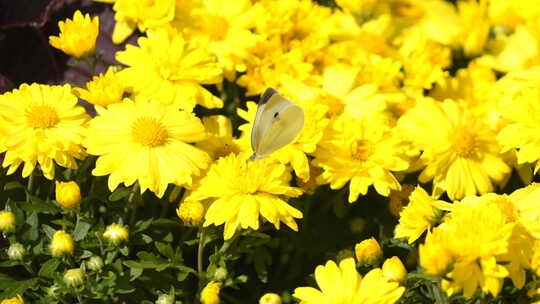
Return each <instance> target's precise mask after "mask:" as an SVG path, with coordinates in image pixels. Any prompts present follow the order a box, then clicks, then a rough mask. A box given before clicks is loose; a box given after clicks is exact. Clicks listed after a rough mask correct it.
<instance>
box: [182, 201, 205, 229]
mask: <svg viewBox="0 0 540 304" xmlns="http://www.w3.org/2000/svg"><path fill="white" fill-rule="evenodd" d="M176 214H177V215H178V217H179V218H180V219H181V220H182V222H184V224H185V225H187V226H198V225H200V224H201V223H202V220H203V218H204V205H203V204H202V203H201V202H199V201H184V202H182V203H181V204H180V206H179V207H178V209H176Z"/></svg>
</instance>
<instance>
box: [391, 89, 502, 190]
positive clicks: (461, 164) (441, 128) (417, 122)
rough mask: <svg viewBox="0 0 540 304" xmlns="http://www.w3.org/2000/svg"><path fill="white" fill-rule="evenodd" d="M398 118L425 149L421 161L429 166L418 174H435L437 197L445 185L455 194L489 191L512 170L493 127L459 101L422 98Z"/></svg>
mask: <svg viewBox="0 0 540 304" xmlns="http://www.w3.org/2000/svg"><path fill="white" fill-rule="evenodd" d="M398 124H399V128H400V130H401V131H402V133H403V134H404V136H405V137H406V138H407V139H409V140H410V141H412V142H413V143H414V144H415V145H416V147H417V148H419V149H420V150H422V155H421V157H420V162H421V163H422V164H424V165H426V167H425V168H424V169H423V171H422V173H421V174H420V176H419V178H418V180H419V181H420V182H422V183H426V182H429V181H430V180H433V186H434V187H433V188H434V190H433V191H434V194H435V197H438V196H439V195H440V194H442V193H443V192H444V191H446V192H447V194H448V196H449V197H450V198H451V199H461V198H463V197H465V196H467V195H474V194H476V193H481V194H484V193H488V192H490V191H492V190H493V183H496V184H502V183H503V182H504V181H505V179H506V177H507V176H508V174H509V173H510V170H511V168H510V167H509V166H508V165H507V164H506V163H505V161H504V159H503V158H502V156H501V154H500V153H499V151H500V147H499V145H498V143H497V142H496V141H495V133H494V132H493V131H492V130H491V129H490V128H489V126H488V125H486V124H485V123H484V122H483V121H482V120H481V118H479V117H476V116H475V115H473V113H471V112H470V111H469V110H467V109H466V108H464V106H463V105H461V104H460V103H458V102H456V101H453V100H446V101H444V102H440V103H439V102H436V101H434V100H431V99H427V98H425V99H422V100H418V101H417V105H416V106H415V107H414V108H412V109H411V110H409V111H408V112H407V113H406V114H405V115H404V116H402V117H401V118H400V120H399V122H398Z"/></svg>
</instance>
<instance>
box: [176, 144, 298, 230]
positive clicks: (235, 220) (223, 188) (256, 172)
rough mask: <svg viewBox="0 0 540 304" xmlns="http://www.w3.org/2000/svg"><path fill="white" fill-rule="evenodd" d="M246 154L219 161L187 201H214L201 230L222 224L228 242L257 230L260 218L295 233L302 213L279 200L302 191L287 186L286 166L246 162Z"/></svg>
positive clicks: (258, 161) (227, 157)
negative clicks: (238, 232) (236, 235)
mask: <svg viewBox="0 0 540 304" xmlns="http://www.w3.org/2000/svg"><path fill="white" fill-rule="evenodd" d="M246 159H247V156H246V155H245V154H240V155H236V154H229V155H228V156H225V157H222V158H220V159H218V160H217V161H216V162H215V163H214V164H213V165H212V166H211V167H210V169H209V170H208V173H207V174H206V176H205V177H203V178H202V179H201V180H200V181H199V184H198V185H197V186H195V187H194V189H193V190H192V193H191V194H190V195H188V197H186V200H203V199H207V198H211V199H213V202H212V203H211V205H210V207H209V208H208V210H207V212H206V215H205V221H204V226H209V225H211V224H214V225H222V224H225V230H224V232H223V237H224V239H225V240H227V239H230V238H231V237H232V236H233V235H234V233H235V232H236V229H237V228H238V227H239V226H240V227H242V228H243V229H246V228H252V229H254V230H257V229H259V216H262V217H263V218H264V219H265V220H267V221H268V222H270V223H272V224H273V225H274V227H275V228H276V229H279V226H280V223H281V222H283V223H284V224H285V225H287V226H289V227H290V228H291V229H293V230H295V231H297V230H298V226H297V224H296V222H295V221H294V219H295V218H302V212H300V211H299V210H297V209H296V208H294V207H292V206H291V205H289V204H287V203H286V202H285V201H283V200H282V199H281V198H279V197H278V195H279V196H286V197H298V196H300V194H302V191H301V190H300V189H298V188H294V187H290V186H289V185H288V182H289V179H290V174H289V173H288V172H287V171H286V168H285V166H283V165H281V164H279V163H276V162H272V161H271V159H261V160H257V161H253V162H246Z"/></svg>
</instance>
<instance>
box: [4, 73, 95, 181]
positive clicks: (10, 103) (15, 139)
mask: <svg viewBox="0 0 540 304" xmlns="http://www.w3.org/2000/svg"><path fill="white" fill-rule="evenodd" d="M89 118H90V117H89V116H88V115H87V114H86V112H85V110H84V108H83V107H81V106H77V97H75V95H73V94H71V88H70V86H69V85H64V86H48V85H41V84H37V83H33V84H31V85H27V84H22V85H21V86H20V87H19V89H15V90H13V91H11V92H7V93H4V94H2V95H0V153H1V152H4V151H6V150H7V153H6V155H5V158H4V163H3V166H4V167H8V166H9V170H8V172H7V174H12V173H13V172H15V171H16V170H17V168H19V166H20V165H21V164H24V166H23V170H22V176H23V177H28V176H29V175H30V174H31V173H32V171H33V170H34V168H35V167H36V164H39V166H40V168H41V171H43V175H44V176H45V177H46V178H48V179H53V178H54V163H56V164H58V165H60V166H62V167H66V168H71V169H77V162H76V161H75V159H83V158H84V157H85V156H86V153H85V151H84V149H83V148H82V147H81V141H82V138H83V135H84V133H85V124H86V122H87V121H88V120H89Z"/></svg>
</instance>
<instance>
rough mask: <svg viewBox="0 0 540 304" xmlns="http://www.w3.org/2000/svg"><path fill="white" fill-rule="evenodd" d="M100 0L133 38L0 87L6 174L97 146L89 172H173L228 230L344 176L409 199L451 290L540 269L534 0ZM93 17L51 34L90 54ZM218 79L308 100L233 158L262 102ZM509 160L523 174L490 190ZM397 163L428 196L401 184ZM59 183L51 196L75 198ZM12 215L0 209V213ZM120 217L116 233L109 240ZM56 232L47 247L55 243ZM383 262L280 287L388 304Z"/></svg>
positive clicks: (402, 232) (408, 212) (194, 203)
mask: <svg viewBox="0 0 540 304" xmlns="http://www.w3.org/2000/svg"><path fill="white" fill-rule="evenodd" d="M96 1H97V0H96ZM102 2H110V3H114V4H113V10H114V12H115V20H116V25H115V28H114V33H113V36H112V40H113V41H114V42H115V43H122V42H123V41H124V40H125V39H126V38H127V37H128V36H129V35H131V34H132V33H133V32H134V31H136V30H137V29H138V30H139V31H140V32H141V33H143V34H142V36H141V37H140V38H138V40H137V45H131V44H128V45H126V47H125V49H124V50H123V51H119V52H117V53H116V60H117V61H118V62H119V63H121V64H122V65H123V66H122V67H119V66H116V67H110V68H109V70H108V71H107V72H106V73H105V74H100V75H97V76H95V77H94V78H93V79H92V80H91V81H89V82H88V83H87V84H86V88H72V87H71V86H69V85H62V86H51V85H43V84H35V83H34V84H30V85H28V84H23V85H21V86H20V87H19V88H18V89H15V90H13V91H11V92H8V93H5V94H3V95H0V152H6V153H5V158H4V162H3V166H4V167H9V170H8V174H12V173H14V172H15V171H17V169H18V168H19V167H22V176H23V177H28V176H30V174H31V173H32V171H33V170H34V169H35V168H36V166H39V169H40V170H41V171H42V172H43V175H44V176H45V177H47V178H48V179H54V178H55V165H58V166H61V167H65V168H73V169H75V168H77V160H81V159H84V158H85V157H87V155H94V156H97V161H96V165H95V168H93V170H92V174H93V175H95V176H108V186H109V189H110V190H111V191H114V190H115V189H116V188H117V187H118V186H119V185H120V184H122V183H123V184H124V185H125V186H132V185H137V187H140V192H141V193H143V192H144V191H146V190H150V191H151V192H153V193H155V195H156V196H157V197H160V198H161V197H163V196H164V195H165V193H166V190H167V188H168V187H169V185H171V187H170V188H169V190H170V189H171V188H172V185H174V186H177V187H183V188H185V189H187V193H186V194H185V195H184V197H183V200H182V202H181V204H180V206H179V209H178V216H179V217H180V218H181V219H182V220H184V221H185V222H186V223H187V224H189V225H203V226H209V225H216V226H219V225H224V239H226V240H227V239H229V238H231V237H233V235H235V233H236V232H237V230H239V229H247V228H251V229H254V230H257V229H259V227H260V225H261V223H264V222H269V223H271V224H273V225H274V227H275V228H276V229H279V228H280V224H281V223H283V224H285V225H287V226H288V227H290V228H291V229H293V230H297V229H298V223H297V222H298V221H300V219H301V218H302V217H303V214H302V212H301V211H300V210H298V209H297V208H295V207H293V206H292V205H291V204H289V203H288V202H287V200H286V199H287V198H295V197H299V196H301V195H302V194H307V195H309V194H312V193H313V192H314V190H315V189H316V187H318V186H319V185H329V186H330V188H331V189H342V188H344V187H348V190H349V192H348V193H349V196H348V201H349V202H350V203H354V202H357V201H359V200H360V201H362V200H363V195H366V194H367V192H368V190H369V189H370V188H373V189H374V190H375V191H376V193H378V194H379V195H381V196H384V197H392V196H396V195H401V196H403V197H409V200H410V204H409V205H408V206H406V207H405V208H404V209H403V210H402V211H401V213H400V217H399V224H398V225H397V226H396V228H395V237H396V238H407V239H408V241H409V242H410V243H415V242H416V241H417V240H419V239H420V237H421V236H422V235H423V234H425V233H426V232H427V236H426V237H425V241H424V243H422V244H417V245H419V255H420V264H421V266H422V267H423V269H424V271H425V272H426V273H427V274H431V275H435V276H439V277H441V278H442V288H443V289H444V290H445V291H446V292H447V293H448V294H454V293H459V292H462V293H463V295H464V296H465V297H467V298H470V297H472V296H473V295H474V294H475V293H477V292H486V293H491V294H492V295H497V294H498V293H499V291H500V290H501V286H502V284H503V280H504V279H505V278H510V279H511V280H512V282H513V284H514V286H515V287H516V288H522V287H523V286H524V284H525V281H526V276H525V272H526V271H527V270H533V271H534V272H535V273H536V274H537V275H540V225H539V224H538V223H539V221H540V199H539V197H540V196H539V195H540V186H539V185H537V184H531V185H529V184H530V183H531V181H532V177H533V175H534V174H536V173H537V171H538V170H539V169H540V120H539V119H538V117H539V115H540V51H539V50H540V39H539V38H538V37H539V36H538V33H540V6H539V5H537V2H536V1H525V0H524V1H507V0H479V1H477V0H458V1H457V4H456V5H454V4H452V3H450V2H447V1H443V0H424V1H413V0H382V1H373V0H360V1H358V0H357V1H354V0H337V1H336V2H337V5H338V6H339V8H330V7H326V6H322V5H319V4H317V3H316V2H314V1H311V0H259V1H255V0H253V1H252V0H235V1H225V0H205V1H202V0H184V1H176V0H152V1H150V0H148V1H146V0H143V1H129V0H107V1H105V0H102ZM98 24H99V22H98V20H97V19H96V18H94V19H93V20H91V19H90V17H89V16H88V15H87V16H83V15H82V14H81V13H80V12H77V13H75V15H74V18H73V20H67V21H66V22H65V23H64V22H61V23H60V29H61V33H60V35H59V37H51V40H50V42H51V45H53V46H54V47H56V48H59V49H61V50H63V51H64V52H66V53H68V54H70V55H73V56H76V57H81V58H84V57H85V56H90V54H92V52H93V51H94V47H95V40H96V36H97V33H98V30H97V28H98ZM225 83H235V84H236V85H237V86H238V87H242V88H245V90H246V93H245V95H246V96H248V97H250V96H252V97H253V99H255V95H258V94H261V93H262V92H263V91H264V89H265V88H267V87H274V88H276V89H277V90H279V91H280V92H281V93H282V94H283V95H285V96H286V97H287V98H289V99H291V100H294V101H295V103H297V104H298V105H300V106H301V107H302V108H303V109H304V112H305V124H304V128H303V131H302V133H301V134H300V135H299V136H298V137H297V138H296V139H295V140H294V141H293V142H292V143H291V144H289V145H287V146H286V147H284V148H282V149H280V150H278V151H276V152H275V153H274V154H272V155H271V156H269V157H267V158H265V159H262V160H257V161H254V162H249V163H247V162H246V159H247V158H248V157H249V154H250V153H251V151H250V149H251V148H250V132H251V129H252V127H253V123H254V120H255V113H256V110H257V105H256V103H255V102H251V101H249V102H247V104H246V105H245V107H244V105H241V107H239V106H238V105H239V104H238V103H239V100H237V99H231V98H228V96H227V95H226V94H227V93H226V90H224V89H223V88H224V84H225ZM216 92H217V93H216ZM220 94H221V95H220ZM124 96H129V97H127V98H125V97H124ZM77 97H79V98H81V99H83V100H86V101H87V102H89V103H91V104H93V105H94V106H95V109H96V111H97V116H95V117H90V116H89V115H88V114H87V113H86V112H85V110H84V108H83V107H81V106H79V105H77ZM198 106H202V107H205V108H208V109H221V108H227V107H229V108H230V106H232V108H233V109H234V111H235V112H234V113H233V114H234V115H238V116H239V117H241V118H242V119H244V120H245V121H246V123H245V124H243V125H241V126H239V128H238V129H239V131H240V133H241V135H240V136H239V137H238V138H237V137H235V136H234V135H233V134H234V133H235V132H234V129H233V124H232V122H231V120H230V118H229V117H227V116H224V115H213V116H206V117H198V116H197V115H195V112H194V109H195V108H196V107H198ZM537 114H538V115H537ZM514 169H515V171H516V172H517V173H518V175H519V176H520V178H521V179H522V181H523V184H524V186H525V187H524V188H522V189H518V190H516V191H514V192H513V193H512V194H509V195H505V194H495V193H494V191H496V190H497V189H502V187H504V186H505V184H506V183H507V181H508V180H509V178H510V175H511V173H512V171H513V170H514ZM412 172H419V175H418V182H419V183H422V184H424V185H425V187H428V186H431V193H428V192H426V191H425V190H424V189H423V188H421V187H420V186H418V187H416V188H415V189H414V191H412V193H411V190H412V189H413V187H412V186H410V185H403V184H402V181H403V177H404V176H405V174H408V173H412ZM293 177H294V178H295V179H293ZM59 185H60V184H59ZM527 185H528V186H527ZM371 186H372V187H371ZM404 192H405V193H406V194H403V193H404ZM69 193H70V194H69V195H70V196H72V197H75V198H77V197H79V199H80V195H81V194H80V193H73V192H69ZM169 193H171V195H170V199H174V198H176V197H177V196H178V191H177V189H173V190H172V192H169ZM409 193H410V196H409ZM444 195H446V196H447V197H448V198H449V200H451V201H453V203H450V202H445V201H444V200H442V197H443V196H444ZM440 199H441V200H440ZM72 200H73V199H68V201H67V202H66V203H62V202H61V201H60V200H59V201H58V202H59V203H60V204H62V206H64V207H66V208H70V207H72V206H73V205H74V204H76V203H73V202H72ZM361 203H369V202H361ZM394 208H395V212H396V213H399V212H400V206H398V207H395V206H394ZM9 222H10V219H9V218H8V217H2V216H0V230H7V229H9V224H6V223H9ZM2 227H8V228H2ZM113 228H115V229H117V230H118V228H119V227H113ZM120 228H122V227H120ZM120 230H121V229H120ZM124 230H125V228H124ZM115 231H116V230H115ZM58 233H64V234H65V232H63V231H59V232H57V234H58ZM118 233H120V235H121V236H122V237H120V238H119V239H126V238H127V236H128V234H127V230H126V231H123V230H122V231H120V232H118V231H116V232H115V233H113V232H111V233H110V235H109V237H110V238H111V239H113V241H114V240H116V239H118V238H115V237H116V236H118ZM68 236H69V235H68ZM56 237H57V236H56V234H55V238H56ZM64 239H65V241H64V242H67V239H66V238H65V236H64ZM70 242H71V243H72V241H70ZM114 242H116V241H114ZM68 243H69V242H68ZM72 246H73V245H72V244H71V248H72ZM60 247H61V248H63V249H60V248H56V247H51V250H52V251H53V253H54V252H61V251H62V250H68V251H69V246H67V247H66V246H60ZM66 248H67V249H66ZM71 250H72V249H71ZM369 256H372V255H369ZM383 272H384V270H383V269H379V268H375V269H373V270H371V271H370V272H369V273H367V274H366V275H365V276H364V277H363V278H361V276H360V274H359V273H358V272H357V271H356V270H355V263H354V260H353V259H344V260H342V261H341V262H340V263H339V266H338V265H336V264H335V263H334V262H332V261H329V262H327V263H326V265H324V266H319V267H318V268H317V269H316V270H315V278H316V280H317V282H318V284H319V286H320V288H321V290H316V289H314V288H308V287H301V288H298V289H297V290H296V291H295V294H294V296H295V297H297V298H298V299H300V300H301V301H302V302H301V303H306V304H308V303H372V302H373V299H378V301H379V302H377V303H394V302H395V301H397V300H398V299H399V297H400V296H401V294H402V293H403V292H404V289H403V287H399V284H398V283H396V282H395V281H393V280H392V279H390V278H389V276H385V275H384V274H383ZM336 280H338V281H339V283H336V282H337V281H336ZM212 286H213V287H212V288H213V289H211V288H210V289H208V290H207V291H206V294H207V297H208V298H211V297H215V298H217V297H218V295H217V294H218V292H219V286H220V285H219V284H217V283H216V285H212ZM216 290H217V291H218V292H216ZM370 299H371V300H370ZM205 303H206V302H205ZM208 303H215V302H212V301H210V300H209V301H208Z"/></svg>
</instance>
